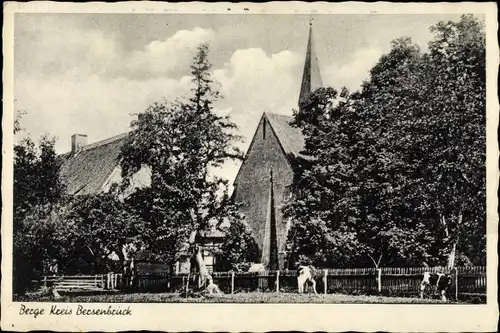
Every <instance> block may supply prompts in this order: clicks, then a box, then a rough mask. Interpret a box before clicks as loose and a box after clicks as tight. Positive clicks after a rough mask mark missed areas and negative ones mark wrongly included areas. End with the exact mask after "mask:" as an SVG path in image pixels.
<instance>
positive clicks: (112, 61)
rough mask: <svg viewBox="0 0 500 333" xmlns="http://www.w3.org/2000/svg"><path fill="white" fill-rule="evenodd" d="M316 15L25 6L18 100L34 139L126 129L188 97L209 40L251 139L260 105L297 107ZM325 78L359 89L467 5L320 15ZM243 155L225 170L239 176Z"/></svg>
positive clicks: (63, 144)
mask: <svg viewBox="0 0 500 333" xmlns="http://www.w3.org/2000/svg"><path fill="white" fill-rule="evenodd" d="M310 17H311V16H309V15H222V14H218V15H214V14H212V15H187V14H181V15H174V14H16V15H15V22H14V24H15V32H14V38H15V49H14V52H15V53H14V57H15V108H16V110H20V109H23V110H26V111H27V115H25V116H24V117H23V119H22V123H21V124H22V126H23V127H24V128H25V129H26V131H27V132H29V133H30V134H31V135H32V136H33V137H35V138H38V137H39V136H40V135H42V134H44V133H48V134H50V135H52V136H56V137H57V138H58V141H57V144H56V150H57V152H58V153H61V152H66V151H68V150H69V149H70V136H71V135H72V134H74V133H83V134H87V135H88V137H89V142H95V141H98V140H101V139H105V138H107V137H110V136H113V135H115V134H119V133H123V132H126V131H127V130H128V129H129V128H128V126H129V123H130V121H131V120H132V119H133V118H134V116H133V115H132V114H134V113H138V112H141V111H143V110H144V109H145V108H146V107H147V106H148V105H149V104H151V103H152V102H153V101H156V100H159V99H160V98H162V97H166V98H168V99H173V98H175V97H177V96H181V95H186V94H187V93H188V89H189V88H188V86H189V77H188V76H187V75H189V65H190V62H191V59H192V57H193V55H194V52H195V49H196V46H197V45H199V44H200V43H202V42H208V43H209V44H210V47H211V54H210V61H211V62H212V63H213V65H214V67H213V68H214V75H215V77H216V79H217V80H218V81H219V82H220V83H221V91H222V93H223V94H224V95H225V97H226V98H225V99H224V100H223V101H221V102H220V103H218V105H217V107H218V109H219V112H221V113H229V114H230V115H231V117H233V121H235V122H236V123H237V124H238V125H239V126H240V128H241V134H243V135H244V136H245V137H246V138H247V140H246V142H245V143H244V144H243V146H242V148H243V149H246V147H247V146H248V144H249V141H250V139H251V135H252V134H253V131H254V130H255V127H256V125H257V121H258V120H259V118H260V116H261V115H262V112H264V111H270V112H275V113H281V114H289V115H291V114H292V109H293V108H296V104H297V99H298V93H299V89H300V79H301V72H302V67H303V62H304V54H305V48H306V43H307V33H308V22H309V18H310ZM312 17H313V18H314V20H313V29H314V38H315V46H316V54H317V56H318V58H319V65H320V70H321V74H322V77H323V83H324V84H325V85H329V86H332V87H335V88H340V87H341V86H343V85H345V86H347V87H348V88H350V89H351V90H354V89H357V88H358V87H359V85H360V84H361V82H362V81H363V80H364V79H366V78H367V77H368V70H369V69H370V68H371V67H372V66H373V65H374V64H375V62H376V61H377V60H378V59H379V57H380V56H381V55H382V54H383V53H386V52H388V51H389V48H390V41H391V40H393V39H395V38H399V37H402V36H409V37H411V38H412V40H413V41H414V42H415V43H417V44H418V45H420V46H421V48H422V49H424V50H425V49H426V44H427V42H428V41H429V40H430V39H431V38H432V34H431V32H430V31H429V27H430V26H432V25H434V24H435V23H437V22H438V21H440V20H454V21H455V20H458V19H459V15H314V16H312ZM237 167H238V165H228V167H227V168H226V169H225V170H224V174H225V175H226V176H227V177H228V178H230V179H232V178H233V177H234V175H235V174H236V172H237Z"/></svg>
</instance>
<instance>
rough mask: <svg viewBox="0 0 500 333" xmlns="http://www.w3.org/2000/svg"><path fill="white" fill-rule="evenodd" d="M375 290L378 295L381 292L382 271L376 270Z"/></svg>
mask: <svg viewBox="0 0 500 333" xmlns="http://www.w3.org/2000/svg"><path fill="white" fill-rule="evenodd" d="M377 290H378V292H379V293H381V292H382V269H381V268H377Z"/></svg>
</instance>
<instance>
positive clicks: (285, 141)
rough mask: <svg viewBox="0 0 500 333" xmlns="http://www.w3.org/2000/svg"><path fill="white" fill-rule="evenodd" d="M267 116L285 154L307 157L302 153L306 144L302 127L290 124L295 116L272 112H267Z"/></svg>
mask: <svg viewBox="0 0 500 333" xmlns="http://www.w3.org/2000/svg"><path fill="white" fill-rule="evenodd" d="M265 117H266V118H267V119H268V120H269V124H270V125H271V127H272V129H273V130H274V133H275V134H276V137H277V138H278V140H279V142H280V144H281V147H282V148H283V150H284V151H285V154H286V155H287V156H294V157H302V158H305V156H304V155H302V151H303V150H304V146H305V140H304V135H303V134H302V130H301V129H300V128H297V127H293V126H292V125H290V123H291V122H292V121H293V117H291V116H285V115H280V114H276V113H270V112H266V113H265Z"/></svg>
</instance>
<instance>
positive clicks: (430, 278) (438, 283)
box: [420, 272, 452, 301]
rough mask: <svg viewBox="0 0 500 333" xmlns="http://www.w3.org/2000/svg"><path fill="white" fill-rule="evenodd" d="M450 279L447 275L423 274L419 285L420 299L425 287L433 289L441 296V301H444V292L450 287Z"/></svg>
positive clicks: (422, 296)
mask: <svg viewBox="0 0 500 333" xmlns="http://www.w3.org/2000/svg"><path fill="white" fill-rule="evenodd" d="M451 282H452V277H451V275H449V274H443V273H430V272H425V273H424V278H423V279H422V282H421V283H420V298H422V299H423V298H424V291H425V289H426V288H427V286H430V287H435V288H436V289H437V291H438V293H439V295H441V299H442V300H443V301H446V292H447V290H448V287H449V286H450V285H451Z"/></svg>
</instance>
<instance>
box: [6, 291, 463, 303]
mask: <svg viewBox="0 0 500 333" xmlns="http://www.w3.org/2000/svg"><path fill="white" fill-rule="evenodd" d="M16 301H33V302H68V303H86V302H91V303H94V302H95V303H316V304H318V303H319V304H447V303H448V304H450V303H455V304H456V303H457V302H454V301H447V302H444V301H441V300H439V299H432V298H425V299H420V298H418V297H387V296H366V295H345V294H319V295H314V294H298V293H275V292H266V293H264V292H249V293H236V294H222V295H214V296H210V297H208V296H206V297H181V296H180V295H179V293H118V292H115V293H100V294H76V293H71V294H65V295H62V298H61V299H59V300H54V298H53V297H51V296H43V295H40V294H36V293H33V294H27V295H26V296H22V297H16Z"/></svg>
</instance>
